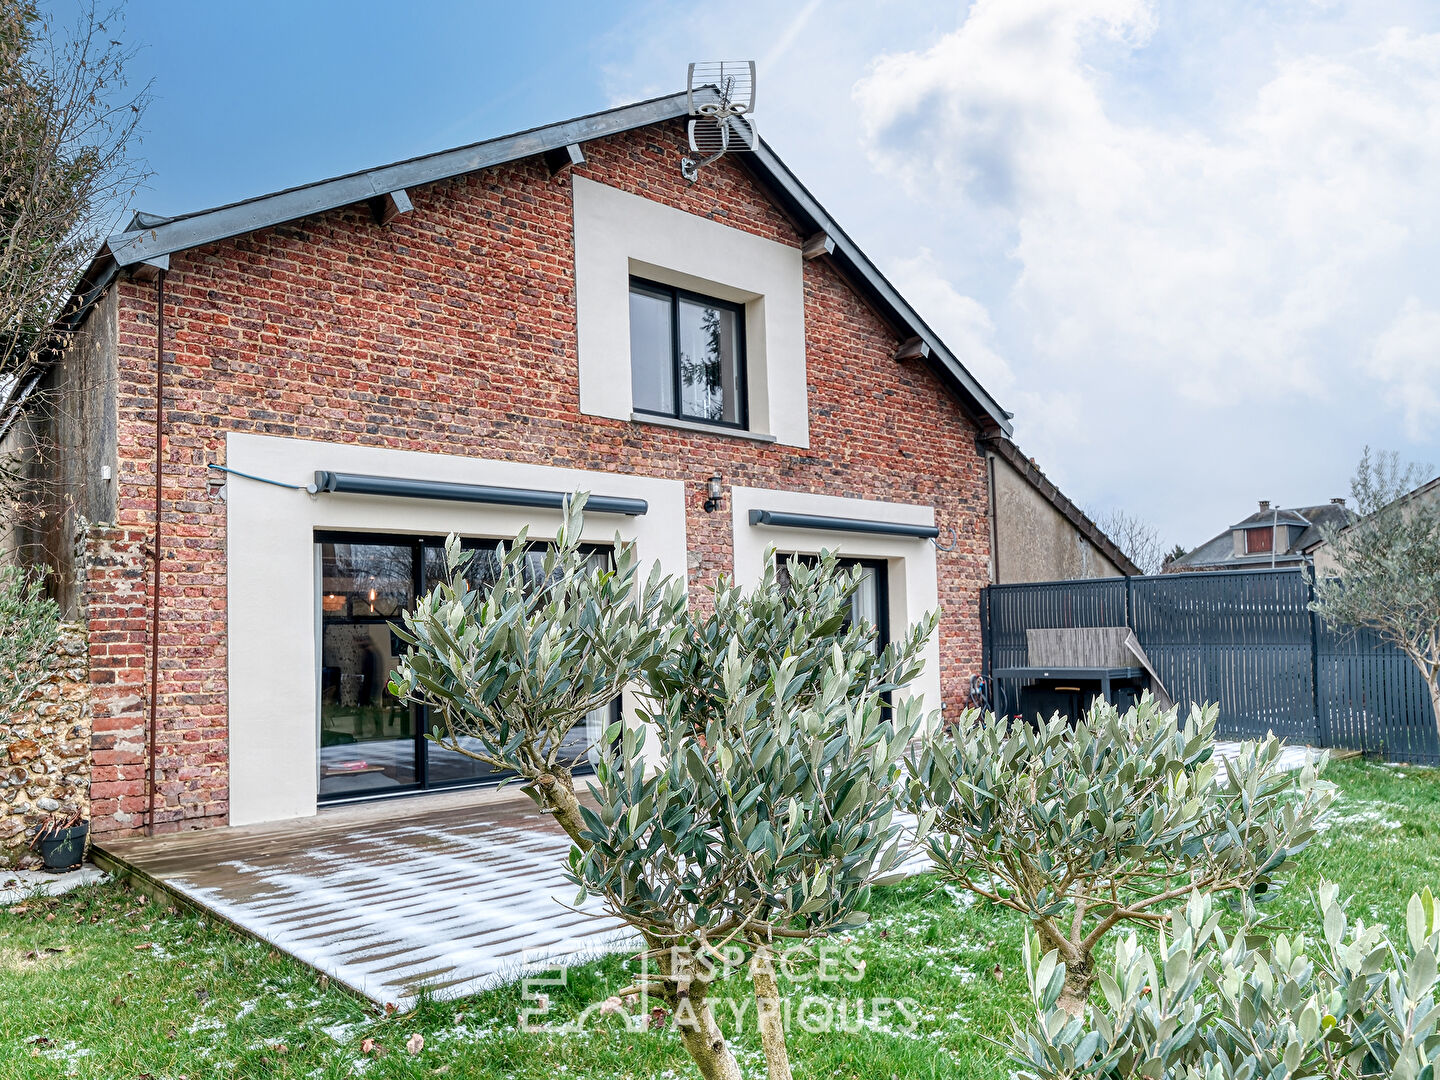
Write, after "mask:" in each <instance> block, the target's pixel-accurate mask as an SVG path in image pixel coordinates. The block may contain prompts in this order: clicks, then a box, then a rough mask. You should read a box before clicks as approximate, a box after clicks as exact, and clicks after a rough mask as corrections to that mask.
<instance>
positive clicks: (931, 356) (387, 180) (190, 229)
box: [80, 93, 1012, 433]
mask: <svg viewBox="0 0 1440 1080" xmlns="http://www.w3.org/2000/svg"><path fill="white" fill-rule="evenodd" d="M688 115H689V113H688V106H687V100H686V95H685V94H683V93H681V94H671V95H669V96H666V97H658V98H652V99H650V100H649V101H641V102H636V103H635V104H633V105H623V106H620V107H619V108H614V109H607V110H605V111H604V112H598V113H591V114H590V115H588V116H581V117H576V118H575V119H572V120H564V121H561V122H560V123H556V124H547V125H545V126H543V127H537V128H531V129H529V130H528V131H521V132H516V133H515V134H513V135H504V136H501V137H500V138H496V139H489V140H486V141H485V142H478V143H472V144H471V145H469V146H462V147H459V148H457V149H454V150H445V151H442V152H440V153H436V154H427V155H425V156H423V157H417V158H411V159H410V160H408V161H401V162H396V163H395V164H392V165H382V166H379V167H378V168H374V169H366V170H364V171H362V172H355V173H350V174H348V175H345V176H337V177H334V178H332V179H329V180H320V181H317V182H315V183H311V184H303V185H301V186H299V187H292V188H287V189H285V190H284V191H277V192H274V193H272V194H269V195H261V196H257V197H256V198H252V199H245V200H243V201H241V202H236V203H230V204H228V205H226V206H217V207H215V208H213V209H210V210H200V211H196V212H194V213H190V214H181V215H178V216H175V217H158V216H155V215H148V214H137V215H136V216H135V218H134V220H133V221H132V222H131V224H130V227H129V228H128V229H126V230H125V231H124V232H121V233H118V234H116V235H115V236H112V237H110V239H109V240H108V241H107V243H106V245H105V248H104V250H102V252H101V254H100V256H99V258H98V259H97V261H96V264H95V265H92V267H91V271H90V272H88V273H87V274H86V277H85V279H84V280H82V282H81V286H82V289H81V293H80V295H82V296H83V293H84V291H85V290H86V289H88V290H89V291H90V292H93V293H98V292H99V291H100V289H99V288H98V287H97V285H98V284H100V283H102V278H103V279H104V281H108V276H110V275H113V271H114V269H116V268H123V267H126V266H133V265H136V264H148V265H152V266H156V267H159V268H162V269H163V268H165V267H166V266H167V265H168V259H169V256H170V255H172V254H175V253H177V252H181V251H186V250H188V249H190V248H195V247H199V246H201V245H203V244H208V243H213V242H215V241H217V240H225V239H229V238H231V237H235V236H241V235H243V234H245V233H248V232H254V231H256V230H258V229H265V228H269V227H271V226H274V225H280V224H283V223H285V222H287V221H295V220H297V219H300V218H304V217H309V216H310V215H312V214H318V213H322V212H324V211H326V210H333V209H337V208H339V207H342V206H350V205H353V204H355V203H359V202H365V201H366V200H369V199H374V198H379V197H381V196H384V195H387V194H390V193H392V192H400V191H404V190H405V189H406V188H413V187H419V186H421V185H423V184H429V183H433V182H435V181H437V180H444V179H448V178H450V177H455V176H461V175H464V174H466V173H471V172H476V171H477V170H480V169H487V168H492V167H494V166H497V165H504V164H507V163H509V162H514V161H520V160H523V159H525V158H532V157H536V156H539V155H541V154H546V153H551V152H555V151H563V150H564V149H565V148H566V147H570V146H576V145H583V144H584V143H586V142H588V141H591V140H594V139H601V138H605V137H607V136H611V135H618V134H620V133H622V132H626V131H633V130H635V129H636V128H642V127H649V126H650V125H652V124H658V123H664V122H667V121H671V120H678V119H680V118H682V117H685V116H688ZM734 160H736V161H738V162H739V163H740V164H741V165H742V167H744V168H745V169H746V170H747V171H748V172H749V173H750V174H751V176H752V177H753V178H754V179H755V180H756V181H757V182H759V183H760V185H761V186H762V187H763V188H764V189H765V191H766V192H767V194H769V195H770V197H771V198H772V199H773V200H774V201H775V203H776V204H777V205H778V206H779V207H780V208H781V209H782V210H783V211H784V212H785V213H786V215H787V216H789V217H790V219H791V220H792V222H793V223H794V224H795V226H796V228H797V231H799V232H800V234H801V235H802V236H810V235H812V234H823V236H824V237H825V238H828V242H827V244H826V247H827V248H828V255H827V257H828V258H829V259H831V261H832V262H833V263H834V264H835V266H836V267H837V269H839V270H840V272H841V273H842V274H843V275H844V276H845V277H846V279H847V280H848V281H849V282H850V283H851V285H852V286H853V287H854V288H855V289H856V290H857V291H858V292H859V293H860V294H861V295H862V296H863V297H864V298H865V300H866V301H867V302H868V303H869V304H870V305H871V307H872V308H874V310H875V311H876V313H877V314H878V315H879V316H880V317H881V318H882V319H884V320H885V321H886V322H887V323H888V324H889V325H890V326H891V328H892V329H893V330H894V331H895V332H896V334H897V335H898V336H899V337H900V339H901V340H902V341H906V342H910V348H909V349H908V352H907V355H910V356H913V357H915V358H916V359H919V360H921V361H922V362H924V363H925V364H926V365H927V366H928V367H930V368H931V370H933V371H934V372H935V374H936V375H937V376H938V377H939V378H940V380H941V382H942V383H944V384H945V385H946V386H947V387H948V388H949V389H950V390H951V391H952V392H953V393H954V394H955V395H956V396H957V397H958V398H959V399H960V401H961V403H962V404H964V405H965V407H966V409H967V411H968V412H969V413H970V414H971V416H972V417H974V418H975V420H976V421H977V423H978V424H979V426H980V428H981V430H982V431H984V430H995V429H998V430H1000V431H1003V432H1006V433H1008V432H1009V431H1010V430H1011V425H1010V418H1011V415H1012V414H1011V413H1008V412H1006V411H1005V409H1003V408H1002V407H1001V406H1000V404H999V402H997V401H996V400H995V399H994V398H993V397H992V396H991V395H990V394H989V392H988V391H986V390H985V388H984V387H983V386H981V385H980V382H979V380H977V379H976V378H975V377H974V376H973V375H971V374H970V372H969V371H968V370H966V368H965V365H964V364H963V363H962V362H961V360H960V358H959V357H957V356H956V355H955V354H954V353H953V352H951V351H950V349H949V348H948V347H946V345H945V343H944V342H942V341H941V340H940V337H939V335H938V334H936V333H935V331H933V330H932V329H931V328H930V327H929V326H928V325H927V324H926V323H925V321H924V320H923V319H922V318H921V317H920V315H919V314H918V313H917V312H916V311H915V309H914V308H912V307H911V306H910V304H909V303H908V302H907V301H906V300H905V298H904V297H902V296H901V295H900V293H899V292H898V291H897V290H896V289H895V287H894V286H893V285H891V284H890V282H889V281H888V280H887V279H886V278H885V275H884V274H882V273H881V272H880V270H879V269H878V268H877V267H876V266H875V264H874V263H873V262H871V261H870V259H869V257H868V256H866V255H865V253H864V252H863V251H861V250H860V248H859V246H858V245H856V244H855V242H854V241H853V240H851V239H850V237H849V236H848V235H846V233H845V231H844V230H843V229H841V228H840V226H839V225H838V224H837V223H836V222H835V220H834V218H832V217H831V216H830V215H829V213H828V212H827V211H826V210H825V208H824V207H822V206H821V205H820V203H819V202H818V201H817V200H816V199H815V197H814V196H813V195H811V194H810V192H809V191H808V190H807V189H806V187H805V185H804V184H802V183H801V182H800V181H799V180H798V179H797V178H796V176H795V174H794V173H792V172H791V171H790V170H789V168H788V167H786V165H785V164H784V162H782V161H781V160H780V158H779V157H778V156H777V155H776V153H775V151H774V150H773V149H771V147H770V145H769V144H768V143H766V142H765V141H764V140H763V139H757V140H756V147H755V150H754V151H752V152H748V153H740V154H736V155H735V156H734ZM107 272H108V273H107ZM913 339H918V341H915V340H913Z"/></svg>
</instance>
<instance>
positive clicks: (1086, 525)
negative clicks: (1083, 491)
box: [980, 435, 1145, 577]
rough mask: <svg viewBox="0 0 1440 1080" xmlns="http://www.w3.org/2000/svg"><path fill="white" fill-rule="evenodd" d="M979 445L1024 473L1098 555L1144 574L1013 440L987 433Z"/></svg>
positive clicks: (1130, 574) (1132, 573) (1124, 571)
mask: <svg viewBox="0 0 1440 1080" xmlns="http://www.w3.org/2000/svg"><path fill="white" fill-rule="evenodd" d="M980 445H981V446H983V447H984V448H985V449H987V450H993V451H994V452H995V453H996V454H997V455H999V456H1000V457H1002V458H1004V459H1005V461H1006V462H1007V463H1008V464H1009V465H1010V467H1011V468H1012V469H1014V470H1015V471H1016V472H1017V473H1019V474H1020V475H1021V476H1022V477H1024V479H1025V481H1026V483H1028V484H1029V485H1030V486H1031V487H1033V488H1034V489H1035V490H1036V491H1037V492H1039V493H1040V495H1041V496H1042V497H1043V498H1044V499H1045V500H1046V501H1047V502H1049V503H1050V505H1051V506H1053V507H1054V508H1055V510H1056V512H1057V513H1058V514H1059V515H1060V516H1061V517H1063V518H1064V519H1065V520H1066V521H1068V522H1070V524H1071V525H1073V526H1074V527H1075V529H1076V531H1077V532H1079V533H1080V535H1081V536H1083V537H1085V539H1086V540H1089V541H1090V543H1091V544H1092V545H1094V546H1095V547H1096V548H1098V549H1099V550H1100V553H1101V554H1102V555H1104V556H1105V557H1106V558H1107V559H1109V560H1110V561H1111V562H1112V563H1114V564H1115V565H1116V567H1118V568H1119V570H1120V572H1121V573H1122V574H1124V575H1126V576H1127V577H1137V576H1139V575H1142V574H1144V572H1145V571H1143V570H1141V569H1140V567H1138V566H1136V565H1135V562H1134V560H1133V559H1131V558H1130V556H1129V555H1126V554H1125V552H1123V551H1121V550H1120V547H1119V545H1117V544H1116V543H1115V541H1113V540H1111V539H1110V537H1108V536H1107V535H1105V531H1104V530H1103V529H1101V528H1100V526H1099V525H1096V524H1095V522H1094V521H1092V520H1091V518H1090V515H1089V514H1087V513H1085V511H1083V510H1081V509H1080V508H1079V507H1078V506H1076V505H1075V504H1074V503H1073V502H1071V501H1070V500H1069V498H1067V497H1066V495H1065V493H1064V492H1063V491H1061V490H1060V489H1059V488H1058V487H1056V486H1055V482H1054V481H1053V480H1051V479H1050V478H1049V477H1048V476H1046V475H1045V474H1044V473H1043V472H1041V471H1040V466H1038V465H1036V464H1035V462H1034V461H1033V460H1032V459H1030V458H1028V457H1026V456H1025V454H1024V453H1023V452H1022V451H1021V450H1020V447H1018V446H1016V445H1015V443H1013V442H1012V441H1011V440H1009V439H1007V438H1005V437H1004V436H1003V435H987V436H984V437H982V438H981V439H980Z"/></svg>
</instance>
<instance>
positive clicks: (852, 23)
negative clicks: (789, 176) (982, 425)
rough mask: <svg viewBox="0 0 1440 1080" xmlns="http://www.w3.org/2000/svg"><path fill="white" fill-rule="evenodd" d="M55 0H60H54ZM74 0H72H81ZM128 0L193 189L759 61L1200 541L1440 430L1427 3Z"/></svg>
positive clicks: (849, 186) (1075, 473)
mask: <svg viewBox="0 0 1440 1080" xmlns="http://www.w3.org/2000/svg"><path fill="white" fill-rule="evenodd" d="M66 2H68V0H66ZM55 6H56V7H57V9H59V10H63V3H62V2H61V0H56V4H55ZM723 11H724V14H723V16H722V15H719V14H717V9H716V8H715V6H714V5H701V4H691V3H686V4H672V3H598V4H597V3H531V4H528V5H527V4H514V3H507V4H490V3H470V4H465V3H453V2H443V3H441V2H430V3H425V4H419V5H413V6H411V7H410V8H406V7H404V6H397V5H393V4H385V5H382V4H373V3H364V2H356V0H348V2H346V3H338V2H337V3H320V2H311V3H304V2H292V3H289V4H279V3H269V2H266V3H247V4H243V5H241V4H226V3H214V4H198V3H179V2H160V0H132V2H131V3H130V4H129V6H128V9H127V17H126V27H125V36H126V39H127V40H129V41H132V42H134V43H136V44H138V45H140V46H142V52H141V54H140V57H139V59H138V62H137V64H136V69H135V70H136V75H137V76H138V77H140V78H149V79H153V81H154V95H155V101H154V105H153V106H152V108H151V110H150V112H149V114H148V117H147V122H146V127H147V129H148V130H147V133H146V136H145V142H144V147H143V150H144V153H145V156H146V157H147V158H148V160H149V164H150V166H151V168H152V169H153V170H154V172H155V176H154V177H153V179H152V180H151V181H150V183H149V187H148V189H147V190H145V191H142V192H141V195H140V197H139V198H138V199H137V200H136V207H137V208H141V209H146V210H149V211H152V212H157V213H176V212H181V211H185V210H191V209H196V208H199V207H202V206H209V205H215V204H219V203H223V202H227V201H231V200H234V199H238V198H244V197H246V196H249V195H253V194H257V193H260V192H263V191H268V190H274V189H277V188H281V187H285V186H289V185H291V184H296V183H303V182H306V181H308V180H313V179H318V178H321V177H325V176H330V175H334V174H337V173H341V172H346V171H350V170H353V169H358V168H364V167H366V166H370V165H375V164H380V163H383V162H387V161H392V160H397V159H400V158H405V157H409V156H412V155H415V154H419V153H425V152H428V151H432V150H438V149H443V148H445V147H449V146H455V145H460V144H463V143H467V142H473V141H476V140H478V139H483V138H488V137H490V136H493V135H498V134H502V133H505V132H507V131H513V130H518V129H521V128H525V127H529V126H532V125H535V124H540V123H546V122H548V121H552V120H557V119H561V118H565V117H569V116H574V115H578V114H582V113H585V112H590V111H594V110H596V109H600V108H605V107H607V106H609V105H612V104H618V103H621V102H624V101H629V100H634V99H637V98H640V97H646V96H650V95H653V94H656V93H663V92H668V91H671V90H674V89H678V88H680V87H681V86H682V85H683V80H684V70H685V63H686V62H687V61H688V60H691V59H704V58H716V57H732V56H741V57H754V58H756V59H757V60H758V61H759V62H760V71H759V78H758V83H759V95H758V108H757V118H758V121H759V125H760V130H761V132H762V134H763V135H764V136H765V137H766V138H767V139H768V140H770V142H771V143H772V144H773V145H774V146H775V147H776V149H777V150H778V151H779V152H780V153H781V154H782V155H783V156H784V157H785V158H786V160H787V161H788V162H789V164H790V165H791V167H792V168H794V169H795V170H796V172H797V173H798V174H799V175H800V176H801V177H802V178H803V179H804V180H805V181H806V183H807V184H809V185H810V187H811V188H812V190H814V191H815V193H816V194H817V195H818V196H819V197H820V198H821V200H822V201H823V202H825V204H826V205H827V206H828V207H829V208H830V210H831V211H832V212H833V213H834V214H835V215H836V217H837V218H838V219H839V220H840V221H841V222H842V223H843V224H844V225H845V226H846V228H847V229H848V230H849V231H850V232H851V233H852V235H853V236H854V237H855V238H856V239H857V240H858V241H859V242H860V243H861V244H862V245H863V246H865V247H866V248H867V250H868V251H869V252H870V254H871V255H872V257H874V258H875V259H876V261H877V262H878V263H879V264H880V265H881V267H882V268H883V269H884V270H885V271H886V272H887V273H888V274H890V275H891V277H892V278H893V279H894V280H895V281H896V283H897V284H898V285H899V286H900V287H901V289H902V291H904V292H906V294H907V295H908V296H909V297H910V298H911V300H912V301H913V302H914V303H915V304H916V305H917V306H918V307H919V308H920V309H921V310H922V312H923V313H924V314H925V315H926V316H927V317H928V318H929V319H930V320H931V321H932V323H933V324H934V325H935V326H936V328H937V329H938V330H939V331H940V332H941V333H942V335H943V336H945V337H946V339H947V341H948V342H949V343H950V344H951V345H952V347H953V348H955V349H956V351H957V352H958V353H960V355H961V356H962V358H964V359H965V360H966V362H967V364H968V365H969V366H970V367H971V369H972V371H974V372H975V373H976V374H977V376H979V377H980V378H981V379H982V381H984V382H985V383H986V385H987V386H988V387H989V388H990V389H991V390H992V392H993V393H994V394H995V395H996V396H997V397H998V398H999V399H1000V400H1001V401H1002V403H1004V404H1005V405H1006V406H1007V407H1008V408H1010V409H1011V410H1012V411H1014V412H1015V413H1016V414H1017V416H1016V435H1017V439H1018V441H1019V442H1020V445H1021V446H1022V447H1023V448H1024V449H1025V450H1026V452H1027V453H1030V454H1033V455H1034V456H1035V457H1036V458H1037V460H1038V461H1039V463H1040V465H1041V467H1042V468H1044V469H1046V471H1047V472H1049V473H1050V474H1051V476H1052V477H1054V478H1055V479H1056V481H1057V482H1058V483H1059V484H1060V485H1061V487H1062V488H1063V489H1064V490H1065V491H1066V492H1067V493H1068V494H1069V495H1071V497H1072V498H1074V499H1075V500H1076V501H1077V502H1079V503H1081V504H1082V505H1085V506H1088V507H1092V508H1094V509H1097V510H1103V509H1105V508H1107V507H1112V506H1120V507H1124V508H1125V509H1127V510H1129V511H1130V512H1132V513H1135V514H1138V515H1140V516H1143V517H1146V518H1148V519H1150V520H1152V521H1153V522H1155V524H1156V525H1157V526H1159V528H1160V530H1161V532H1162V534H1163V535H1164V537H1165V539H1166V540H1167V541H1170V542H1179V543H1182V544H1184V545H1185V546H1187V547H1190V546H1194V545H1195V544H1198V543H1200V542H1201V541H1203V540H1204V539H1206V538H1207V537H1208V536H1210V535H1211V534H1212V533H1214V532H1216V531H1218V530H1219V529H1220V528H1222V527H1224V526H1225V525H1227V524H1229V523H1230V522H1231V521H1234V520H1237V519H1239V518H1240V517H1242V516H1244V515H1245V514H1246V513H1248V512H1249V511H1250V510H1251V509H1253V506H1254V502H1255V500H1256V499H1261V498H1266V499H1273V500H1277V501H1279V502H1280V503H1282V504H1284V505H1295V504H1304V503H1310V502H1324V501H1326V500H1327V499H1328V498H1329V497H1330V496H1332V495H1342V494H1345V493H1346V491H1347V486H1348V476H1349V474H1350V472H1351V470H1352V468H1353V465H1354V462H1355V460H1356V459H1357V458H1358V456H1359V453H1360V449H1361V447H1362V446H1364V445H1365V444H1367V443H1369V444H1371V445H1374V446H1376V447H1381V448H1388V449H1395V450H1398V451H1400V452H1401V454H1402V455H1403V456H1404V457H1406V458H1408V459H1414V460H1421V461H1428V462H1440V199H1437V198H1436V196H1435V190H1436V184H1437V181H1436V177H1437V176H1440V4H1435V3H1432V2H1405V0H1364V2H1353V3H1352V2H1348V0H1275V2H1273V3H1260V2H1255V0H1248V2H1235V0H1207V2H1205V3H1194V2H1174V0H976V2H975V3H973V4H964V3H958V4H928V3H922V2H915V0H907V2H903V3H902V2H899V0H879V2H877V0H866V2H862V0H807V2H802V3H780V2H774V0H771V2H766V3H759V2H752V0H735V2H734V3H729V4H726V5H724V9H723Z"/></svg>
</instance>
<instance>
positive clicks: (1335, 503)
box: [1330, 499, 1345, 506]
mask: <svg viewBox="0 0 1440 1080" xmlns="http://www.w3.org/2000/svg"><path fill="white" fill-rule="evenodd" d="M1330 505H1331V506H1344V505H1345V500H1344V499H1331V500H1330Z"/></svg>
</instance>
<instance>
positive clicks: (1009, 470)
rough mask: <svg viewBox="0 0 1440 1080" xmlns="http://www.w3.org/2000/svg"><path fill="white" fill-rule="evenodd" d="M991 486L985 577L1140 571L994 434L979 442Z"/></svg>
mask: <svg viewBox="0 0 1440 1080" xmlns="http://www.w3.org/2000/svg"><path fill="white" fill-rule="evenodd" d="M980 446H981V448H982V449H983V450H984V451H985V456H986V459H987V468H988V470H989V486H990V499H991V507H990V521H991V536H990V563H991V567H990V576H991V580H992V581H994V582H995V583H996V584H998V585H1009V584H1012V583H1015V582H1025V581H1070V580H1073V579H1075V578H1097V577H1124V576H1128V575H1132V574H1139V573H1141V572H1142V571H1141V570H1140V568H1139V567H1138V566H1136V565H1135V563H1134V562H1133V561H1132V560H1131V559H1130V557H1129V556H1128V555H1126V554H1125V552H1123V551H1121V550H1120V548H1119V547H1117V546H1116V545H1115V543H1114V541H1112V540H1111V539H1110V538H1109V537H1108V536H1106V535H1105V533H1104V532H1102V531H1101V529H1100V527H1099V526H1098V525H1096V524H1095V522H1093V521H1091V520H1090V518H1089V516H1088V515H1086V514H1085V513H1084V511H1082V510H1081V509H1080V508H1079V507H1078V506H1076V505H1075V504H1074V503H1073V502H1071V501H1070V500H1069V499H1068V498H1066V497H1065V494H1064V493H1063V492H1062V491H1061V490H1060V489H1059V488H1057V487H1056V486H1055V484H1054V483H1053V482H1052V481H1051V480H1050V479H1049V477H1047V476H1046V475H1045V474H1044V473H1043V472H1041V471H1040V468H1039V466H1037V465H1036V464H1035V461H1034V459H1033V458H1028V457H1026V456H1025V455H1024V454H1023V453H1022V452H1021V451H1020V448H1019V447H1018V446H1016V445H1015V443H1014V442H1013V441H1012V440H1010V439H1008V438H1006V437H1005V436H1004V435H1003V434H1001V433H999V432H993V433H989V434H986V435H985V436H983V437H982V438H981V440H980Z"/></svg>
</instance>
